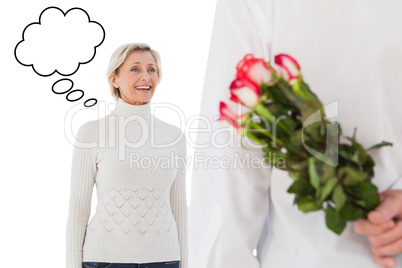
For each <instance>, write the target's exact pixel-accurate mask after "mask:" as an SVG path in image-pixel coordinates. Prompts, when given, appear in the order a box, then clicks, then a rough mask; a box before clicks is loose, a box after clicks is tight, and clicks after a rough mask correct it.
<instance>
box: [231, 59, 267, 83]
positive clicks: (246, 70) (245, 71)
mask: <svg viewBox="0 0 402 268" xmlns="http://www.w3.org/2000/svg"><path fill="white" fill-rule="evenodd" d="M236 70H237V74H236V77H237V78H241V77H247V78H248V79H249V80H250V81H252V82H254V83H255V84H257V85H258V86H261V84H262V83H264V84H271V83H272V82H273V81H274V80H275V79H274V75H273V74H272V72H273V71H274V70H273V69H272V68H271V69H270V68H268V63H267V62H266V61H264V60H263V59H256V58H254V56H253V55H252V54H247V55H246V56H244V58H243V59H242V60H241V61H240V62H239V63H238V64H237V66H236Z"/></svg>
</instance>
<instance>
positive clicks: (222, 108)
mask: <svg viewBox="0 0 402 268" xmlns="http://www.w3.org/2000/svg"><path fill="white" fill-rule="evenodd" d="M219 112H220V117H219V118H218V120H226V121H228V122H229V124H231V125H232V126H234V127H235V128H236V129H238V130H239V131H240V129H242V128H243V125H242V120H243V119H244V117H245V116H246V114H241V115H238V114H236V113H235V112H234V111H233V110H232V109H230V107H229V106H228V105H227V104H226V103H224V102H222V101H221V102H220V104H219Z"/></svg>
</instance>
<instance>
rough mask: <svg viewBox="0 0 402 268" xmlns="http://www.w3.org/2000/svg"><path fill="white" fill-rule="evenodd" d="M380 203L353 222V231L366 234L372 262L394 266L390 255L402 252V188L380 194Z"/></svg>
mask: <svg viewBox="0 0 402 268" xmlns="http://www.w3.org/2000/svg"><path fill="white" fill-rule="evenodd" d="M380 198H381V203H380V205H379V206H378V207H377V208H376V209H375V210H374V211H372V212H370V213H369V214H368V219H367V220H358V221H356V222H355V224H354V227H355V231H356V233H358V234H362V235H366V236H367V238H368V239H369V241H370V243H371V249H372V251H373V255H374V257H373V259H374V262H375V263H377V264H378V265H380V266H381V267H384V268H388V267H395V266H396V260H395V258H393V257H392V255H396V254H401V253H402V190H388V191H385V192H383V193H381V194H380Z"/></svg>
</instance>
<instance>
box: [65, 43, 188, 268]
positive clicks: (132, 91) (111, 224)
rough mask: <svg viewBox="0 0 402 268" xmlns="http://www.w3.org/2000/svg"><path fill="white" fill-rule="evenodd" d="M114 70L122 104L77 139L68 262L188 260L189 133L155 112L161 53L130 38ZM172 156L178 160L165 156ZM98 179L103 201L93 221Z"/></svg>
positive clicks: (151, 266) (111, 76) (114, 88)
mask: <svg viewBox="0 0 402 268" xmlns="http://www.w3.org/2000/svg"><path fill="white" fill-rule="evenodd" d="M107 76H108V82H109V86H110V89H111V93H112V95H113V97H114V98H115V99H116V109H115V110H114V111H113V112H112V113H111V114H109V115H108V116H105V117H103V118H101V119H99V120H94V121H90V122H87V123H86V124H83V125H82V126H81V127H80V129H79V131H78V133H77V139H76V142H75V147H74V153H73V162H72V173H71V180H72V181H71V196H70V209H69V218H68V224H67V268H79V267H87V268H92V267H97V268H102V267H110V268H123V267H131V268H134V267H135V268H140V267H141V268H145V267H148V268H159V267H160V268H162V267H170V268H178V267H180V268H186V267H187V205H186V192H185V190H186V186H185V157H186V141H185V138H184V136H183V133H182V132H181V131H180V130H179V129H178V128H176V127H174V126H172V125H169V124H167V123H164V122H163V121H161V120H159V119H157V118H155V117H154V116H153V115H151V113H150V110H151V107H150V101H151V99H152V96H153V94H154V92H155V89H156V87H157V85H158V84H159V82H160V79H161V63H160V57H159V54H158V53H157V52H156V51H154V50H152V49H151V48H150V47H149V46H148V45H146V44H135V43H134V44H126V45H123V46H121V47H119V48H118V49H117V50H116V51H115V52H114V53H113V55H112V56H111V59H110V62H109V68H108V74H107ZM173 156H175V159H176V162H175V163H172V161H170V162H169V163H170V164H169V165H167V162H166V161H161V160H166V159H168V158H172V157H173ZM178 158H181V159H180V160H181V161H177V159H178ZM163 163H164V164H163ZM94 183H96V190H97V198H98V203H97V208H96V213H95V215H94V216H93V218H92V219H91V221H90V222H89V224H88V225H87V223H88V218H89V215H90V209H91V195H92V188H93V185H94Z"/></svg>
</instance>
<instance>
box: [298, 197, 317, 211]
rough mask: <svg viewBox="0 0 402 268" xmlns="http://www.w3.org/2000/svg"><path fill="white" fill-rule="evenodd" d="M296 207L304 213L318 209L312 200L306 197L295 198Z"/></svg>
mask: <svg viewBox="0 0 402 268" xmlns="http://www.w3.org/2000/svg"><path fill="white" fill-rule="evenodd" d="M297 207H298V208H299V209H300V210H301V211H303V212H304V213H307V212H311V211H315V210H318V209H320V207H319V206H318V205H317V204H316V203H315V201H314V200H312V199H310V198H306V197H302V198H300V199H298V200H297Z"/></svg>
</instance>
